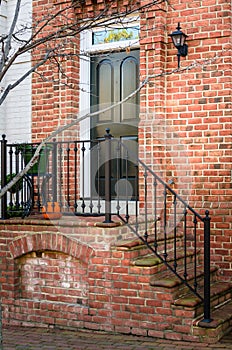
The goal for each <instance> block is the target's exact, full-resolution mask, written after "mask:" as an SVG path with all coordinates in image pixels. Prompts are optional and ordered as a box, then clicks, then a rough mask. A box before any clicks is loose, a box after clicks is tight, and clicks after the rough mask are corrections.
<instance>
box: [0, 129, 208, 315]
mask: <svg viewBox="0 0 232 350" xmlns="http://www.w3.org/2000/svg"><path fill="white" fill-rule="evenodd" d="M135 142H137V141H136V140H135V139H127V141H126V142H122V140H120V139H115V138H113V137H112V136H111V135H110V130H109V129H106V134H105V135H104V137H102V139H98V140H78V141H77V140H74V141H73V140H66V141H57V140H53V142H49V143H47V144H46V145H45V146H44V148H43V149H42V151H41V154H40V159H39V162H38V165H36V166H33V168H32V169H31V170H30V171H29V172H28V173H27V174H26V175H25V176H24V177H23V179H22V180H21V184H20V186H19V187H18V188H16V191H15V193H13V192H8V193H7V194H6V195H4V196H3V197H2V199H1V214H2V215H1V216H2V219H5V218H7V217H9V216H12V215H14V214H15V213H16V212H17V213H18V212H19V213H20V215H21V216H23V217H24V216H26V215H28V214H29V213H30V212H31V211H32V210H37V211H40V210H41V207H42V206H44V205H45V206H46V205H47V203H48V202H49V201H51V202H52V203H55V202H57V203H58V204H59V206H60V209H61V211H62V212H63V214H64V215H75V216H77V215H84V216H88V215H91V216H103V218H102V221H103V222H104V223H106V224H109V223H112V221H113V220H114V215H116V216H117V217H118V218H120V220H122V221H123V222H124V223H125V224H126V225H128V227H129V228H130V230H131V232H133V234H135V235H136V236H137V237H139V239H140V240H141V241H142V242H143V243H144V244H145V245H146V246H147V247H148V248H149V249H150V251H151V252H152V253H154V254H155V255H156V256H157V257H158V258H159V259H160V261H162V262H163V263H164V264H165V265H166V266H167V268H168V269H169V270H170V271H172V273H173V274H174V275H175V276H177V277H178V278H179V279H180V280H181V281H182V282H183V283H184V285H185V286H186V287H187V288H188V289H190V290H191V291H192V292H193V293H194V294H195V295H196V296H197V297H198V298H199V299H200V300H201V301H202V302H203V303H204V322H210V321H211V318H210V217H209V212H208V211H206V212H205V216H202V215H200V214H199V213H198V212H196V211H195V210H194V209H193V208H192V207H191V206H190V205H189V204H188V201H186V200H184V199H183V198H182V196H181V194H180V193H178V189H175V190H174V189H173V188H172V186H174V184H168V183H166V182H165V181H164V180H163V179H162V178H161V177H160V176H158V175H157V173H156V172H155V171H153V170H152V169H151V168H150V167H148V166H147V165H146V164H144V163H143V162H142V161H141V160H139V159H138V157H137V153H136V152H133V149H134V150H136V147H137V145H136V144H135ZM37 146H38V144H23V145H22V144H21V145H19V144H8V143H7V141H6V138H5V136H3V139H2V141H1V184H2V187H3V186H4V185H5V184H6V183H7V182H8V181H9V180H10V179H12V178H13V176H14V174H15V173H18V172H19V171H20V170H21V169H23V168H24V166H25V164H26V163H27V162H28V158H27V156H29V158H30V157H32V154H33V151H34V149H35V148H36V147H37ZM186 186H187V184H186ZM183 187H185V184H183ZM180 242H181V243H180ZM198 250H200V251H201V252H203V255H204V258H203V261H201V257H202V255H200V256H199V254H198ZM180 251H181V256H182V262H183V263H181V264H180V263H179V260H180V259H179V252H180ZM189 251H191V252H192V254H191V262H190V261H189ZM202 266H203V274H204V286H203V293H202V292H201V289H200V285H199V278H198V276H199V269H201V268H202Z"/></svg>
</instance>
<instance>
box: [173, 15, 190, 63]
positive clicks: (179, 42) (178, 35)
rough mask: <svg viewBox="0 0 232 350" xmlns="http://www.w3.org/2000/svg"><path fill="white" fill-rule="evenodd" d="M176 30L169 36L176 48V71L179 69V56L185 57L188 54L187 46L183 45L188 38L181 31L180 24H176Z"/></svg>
mask: <svg viewBox="0 0 232 350" xmlns="http://www.w3.org/2000/svg"><path fill="white" fill-rule="evenodd" d="M176 29H177V30H175V31H174V32H172V34H169V36H170V37H171V38H172V42H173V45H174V46H175V47H176V48H177V50H178V53H177V59H178V69H179V68H180V56H182V57H185V56H187V54H188V45H187V44H185V40H186V38H187V37H188V35H186V34H185V33H183V32H182V31H181V27H180V22H178V26H177V27H176Z"/></svg>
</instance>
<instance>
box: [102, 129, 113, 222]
mask: <svg viewBox="0 0 232 350" xmlns="http://www.w3.org/2000/svg"><path fill="white" fill-rule="evenodd" d="M111 138H112V135H111V134H110V129H109V128H107V129H106V134H105V145H106V159H105V221H104V223H112V220H111Z"/></svg>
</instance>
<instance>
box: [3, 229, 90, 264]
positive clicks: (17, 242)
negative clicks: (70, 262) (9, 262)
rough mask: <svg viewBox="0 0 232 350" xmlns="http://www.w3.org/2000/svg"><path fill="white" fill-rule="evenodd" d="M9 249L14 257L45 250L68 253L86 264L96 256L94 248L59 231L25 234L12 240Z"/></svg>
mask: <svg viewBox="0 0 232 350" xmlns="http://www.w3.org/2000/svg"><path fill="white" fill-rule="evenodd" d="M9 250H10V252H11V255H12V257H13V258H14V259H15V258H18V257H20V256H22V255H24V254H27V253H30V252H33V251H34V252H36V251H44V250H51V251H58V252H62V253H64V254H68V255H70V256H72V257H74V258H76V259H80V260H81V261H83V262H84V263H86V264H87V263H88V262H89V259H90V258H91V257H92V256H94V250H93V248H91V247H89V246H88V245H86V244H83V243H80V242H78V241H77V240H75V239H72V238H69V237H67V236H64V235H61V234H59V233H54V234H53V233H36V234H29V235H24V236H22V237H19V238H16V239H14V240H13V241H11V242H10V243H9Z"/></svg>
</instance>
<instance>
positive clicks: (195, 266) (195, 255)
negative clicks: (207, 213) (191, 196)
mask: <svg viewBox="0 0 232 350" xmlns="http://www.w3.org/2000/svg"><path fill="white" fill-rule="evenodd" d="M193 223H194V289H195V291H196V290H197V217H196V214H195V215H194V220H193Z"/></svg>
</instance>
